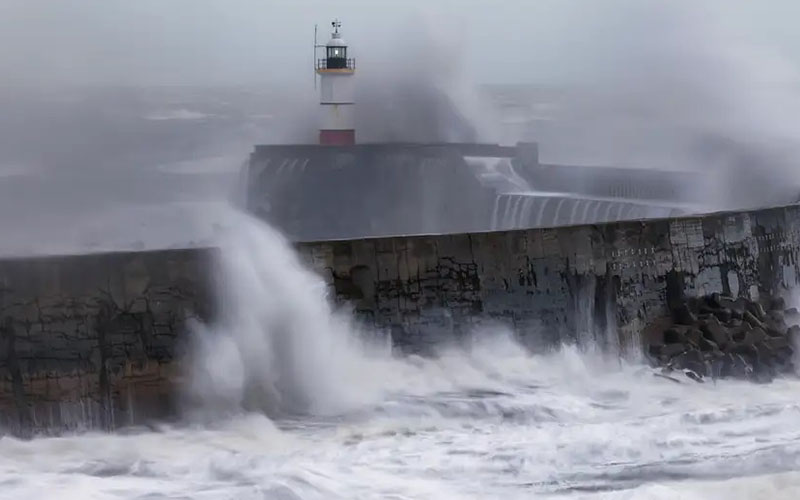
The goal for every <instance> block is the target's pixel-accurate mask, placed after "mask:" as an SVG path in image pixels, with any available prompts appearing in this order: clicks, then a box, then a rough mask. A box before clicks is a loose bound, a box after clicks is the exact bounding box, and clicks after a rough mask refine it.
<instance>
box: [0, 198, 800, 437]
mask: <svg viewBox="0 0 800 500" xmlns="http://www.w3.org/2000/svg"><path fill="white" fill-rule="evenodd" d="M799 229H800V208H798V207H797V206H790V207H783V208H772V209H766V210H760V211H752V212H742V213H721V214H714V215H708V216H704V217H697V218H687V219H667V220H653V221H644V222H625V223H616V224H607V225H594V226H574V227H562V228H557V229H535V230H525V231H507V232H491V233H474V234H455V235H432V236H415V237H403V238H377V239H361V240H350V241H348V240H342V241H326V242H316V243H301V244H298V249H299V251H300V254H301V255H302V256H303V258H305V259H306V260H307V262H308V263H309V264H310V265H311V266H312V267H314V268H315V269H316V270H318V271H319V272H320V274H321V275H322V276H323V277H324V279H325V280H326V281H327V282H328V284H329V286H330V289H331V292H332V295H333V296H334V297H335V298H336V300H337V301H338V302H340V303H342V304H345V303H347V304H349V305H351V306H352V307H354V309H355V311H356V314H357V315H358V317H359V318H360V319H361V320H362V321H364V322H365V323H367V324H369V325H371V326H373V327H375V328H378V329H381V330H383V331H388V332H390V333H391V335H392V336H393V339H394V340H395V342H396V343H397V344H398V345H400V346H402V347H404V348H406V349H413V350H424V349H425V348H426V347H428V346H430V345H431V344H432V343H435V342H438V341H441V340H442V339H443V338H445V337H451V336H459V335H463V334H466V333H468V332H469V331H470V330H472V329H473V328H474V327H476V326H479V325H481V324H485V323H486V322H487V321H499V322H503V323H506V324H508V325H510V326H513V327H514V329H515V331H516V332H517V333H518V334H519V336H520V337H521V338H522V339H523V340H525V341H530V343H531V344H536V345H541V344H542V343H548V342H550V343H552V342H557V341H560V340H565V339H583V340H587V339H591V340H597V341H599V342H600V343H601V344H603V345H606V346H608V347H610V348H615V347H617V346H618V345H622V346H629V347H631V348H633V349H636V348H638V346H639V344H638V334H639V332H640V331H641V329H642V328H643V327H644V326H645V325H646V324H647V323H648V322H650V321H652V320H654V319H655V318H658V317H660V316H663V315H665V314H666V313H667V311H668V307H667V304H668V303H669V302H670V301H675V300H678V299H679V298H680V296H681V295H683V294H687V295H701V294H707V293H711V292H715V291H716V292H724V293H726V294H730V295H738V296H746V297H749V298H754V297H755V296H757V295H758V294H760V293H765V292H769V293H775V292H780V291H781V290H790V289H792V288H794V287H795V286H796V285H797V282H798V276H799V275H800V268H798V249H799V248H800V241H798V240H799V237H798V234H799V233H798V230H799ZM212 254H213V251H211V250H183V251H163V252H142V253H120V254H107V255H86V256H70V257H53V258H46V259H16V260H5V261H0V421H1V423H2V425H3V426H4V427H5V428H8V429H12V430H18V429H26V428H30V427H34V428H46V427H65V426H66V427H69V426H76V425H90V426H99V427H107V428H108V427H115V426H119V425H126V424H128V423H131V422H139V421H142V420H147V419H149V418H163V417H164V416H166V415H170V414H172V413H174V409H175V408H174V404H175V396H176V384H180V370H179V369H178V367H179V365H180V361H179V360H180V358H181V355H182V352H183V350H182V343H184V342H185V341H186V340H188V339H189V335H188V332H187V329H186V326H187V321H188V320H189V319H191V318H199V319H207V318H210V317H212V316H213V310H212V307H211V304H212V300H211V298H210V292H211V286H210V280H209V277H210V274H211V271H210V270H211V266H212V261H213V259H212V258H211V257H212ZM265 258H267V257H266V256H265Z"/></svg>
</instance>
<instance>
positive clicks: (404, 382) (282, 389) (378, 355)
mask: <svg viewBox="0 0 800 500" xmlns="http://www.w3.org/2000/svg"><path fill="white" fill-rule="evenodd" d="M225 218H226V220H227V221H228V224H227V225H226V228H225V230H224V231H223V232H221V233H220V235H219V236H220V237H219V242H218V244H219V249H220V251H219V254H218V259H217V265H216V268H215V269H214V272H215V275H216V291H217V306H218V314H217V317H218V319H217V320H216V321H215V322H214V323H213V324H209V325H202V324H196V325H194V327H193V332H192V336H193V343H192V351H191V359H192V362H191V363H190V373H189V377H188V379H189V383H188V385H187V391H186V393H187V394H186V399H187V404H188V406H189V408H190V409H191V411H190V413H195V412H196V411H197V410H198V409H199V410H200V413H201V414H202V415H203V416H205V417H206V418H208V417H211V418H219V417H223V416H229V415H231V414H236V413H241V412H258V413H263V414H266V415H268V416H270V417H274V418H284V417H287V416H297V415H317V416H325V415H327V416H331V415H337V414H342V413H346V412H349V411H354V410H356V409H358V408H364V407H370V406H374V405H379V404H381V402H383V401H385V400H387V399H390V398H391V397H393V396H396V395H397V394H401V393H404V394H408V393H413V394H415V395H419V396H421V395H425V394H433V393H435V392H436V391H452V390H460V389H463V388H464V385H463V384H464V383H466V384H467V385H469V384H470V381H475V377H476V376H477V377H478V379H480V380H481V381H484V382H485V377H486V373H493V374H494V375H492V376H491V377H500V378H502V376H501V375H498V374H499V373H502V371H503V367H505V368H508V369H511V368H512V366H511V365H509V364H508V362H509V356H510V357H513V358H514V359H516V360H517V361H519V363H520V367H523V366H524V365H525V363H526V362H527V361H524V360H528V359H529V358H530V357H531V354H530V353H529V352H527V350H526V349H523V347H521V345H520V344H519V343H518V342H517V340H516V339H515V338H514V335H513V333H512V332H511V331H510V330H509V329H508V328H506V327H505V326H504V325H490V326H489V325H484V326H482V327H477V328H475V329H474V331H472V332H468V334H467V335H466V336H465V337H464V338H461V339H460V341H459V343H458V344H455V343H450V342H447V341H443V343H442V345H440V346H439V347H437V348H436V349H435V352H433V353H432V354H433V356H432V357H431V358H426V359H423V358H420V357H418V356H399V355H397V354H396V353H395V352H394V350H393V348H392V345H391V339H390V336H389V335H388V333H385V332H380V331H372V330H367V329H364V328H362V327H361V326H360V325H359V324H357V323H356V322H355V321H354V320H353V318H352V315H351V314H350V311H348V310H347V309H346V308H336V307H335V306H334V305H333V301H332V300H331V297H330V289H329V287H328V286H327V285H326V283H325V282H324V280H323V279H322V277H321V276H320V275H318V274H317V273H316V272H315V271H313V270H312V269H310V268H309V267H308V266H307V265H306V263H304V262H303V261H302V259H301V258H300V256H299V255H298V254H297V253H296V251H295V249H294V248H293V247H292V246H291V244H290V243H289V242H288V241H287V240H286V239H285V238H284V237H283V236H282V235H281V234H280V233H279V232H278V231H276V230H275V229H273V228H272V227H270V226H268V225H266V224H265V223H263V222H261V221H259V220H257V219H255V218H252V217H250V216H248V215H244V214H241V213H238V212H233V211H232V212H231V213H230V216H226V217H225ZM581 316H582V317H581V319H580V321H581V324H582V325H583V326H582V328H583V329H591V323H592V321H593V320H592V318H589V317H583V316H586V315H585V314H582V315H581ZM584 323H585V324H584ZM587 331H588V330H587ZM572 341H573V342H577V343H578V345H579V346H580V350H582V351H583V352H585V353H587V352H591V353H594V354H595V355H597V357H598V358H601V357H602V356H600V354H601V351H602V350H603V349H602V348H601V347H600V346H598V345H596V341H595V340H593V339H589V340H587V339H572ZM526 344H527V343H526ZM533 345H535V342H534V344H533ZM614 357H615V360H616V356H614ZM607 361H608V359H606V360H604V361H603V362H607ZM615 362H616V361H615ZM476 370H477V371H476ZM476 373H477V374H482V375H476ZM491 377H490V378H491ZM478 385H481V383H478Z"/></svg>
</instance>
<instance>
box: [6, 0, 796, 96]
mask: <svg viewBox="0 0 800 500" xmlns="http://www.w3.org/2000/svg"><path fill="white" fill-rule="evenodd" d="M665 5H670V8H669V9H668V10H669V14H666V15H665V14H664V12H663V11H664V6H665ZM334 16H338V17H339V18H341V19H342V21H343V22H344V23H345V30H346V36H347V38H348V40H349V41H350V43H351V44H352V45H353V46H354V47H355V50H356V53H357V54H358V55H361V56H367V57H369V56H370V55H372V56H373V57H375V58H380V59H384V60H385V59H387V58H394V57H396V58H398V60H401V59H403V58H404V57H406V56H407V52H406V51H405V50H404V43H412V44H413V43H415V41H417V40H416V39H418V38H420V37H422V38H425V39H426V40H427V42H426V43H435V44H438V45H437V50H441V54H442V56H441V59H442V60H441V61H440V62H441V63H442V64H448V62H452V61H447V59H449V58H460V62H461V64H462V65H463V66H462V67H461V71H465V72H467V73H468V74H469V76H470V77H471V79H473V80H474V81H476V82H479V83H483V82H492V83H494V82H500V83H517V82H556V83H561V82H569V81H577V80H581V79H584V78H586V77H602V76H603V74H604V73H605V72H617V71H619V70H620V68H619V66H618V65H615V64H614V62H615V60H614V58H618V57H619V54H620V53H623V54H630V53H635V52H636V51H637V50H640V49H641V48H642V47H643V46H644V47H646V46H647V45H648V44H649V43H651V42H653V40H648V36H650V35H652V36H653V37H654V38H655V39H657V38H659V37H660V36H661V35H663V33H666V32H669V30H670V28H669V24H670V23H676V24H679V25H681V26H685V25H687V24H691V25H693V27H692V29H693V35H692V36H694V37H697V39H696V40H695V43H696V44H699V45H702V44H703V43H705V41H704V39H703V38H702V37H701V36H700V35H703V34H704V33H708V34H709V36H713V37H716V39H715V40H717V41H716V42H715V43H721V44H723V45H725V44H727V43H734V44H735V43H746V44H747V45H748V46H749V47H751V48H754V49H755V50H757V51H760V52H763V53H768V54H769V56H768V57H769V58H771V59H774V60H780V61H781V64H788V65H790V66H800V32H798V30H797V29H796V20H797V19H798V18H800V2H797V1H796V0H770V1H768V2H755V1H746V0H703V1H693V2H688V1H680V0H675V1H671V2H666V1H663V0H504V1H490V0H404V1H385V0H341V1H337V2H331V1H329V0H291V1H287V0H283V1H279V0H225V1H222V0H136V1H131V0H80V1H76V2H62V1H53V0H2V1H0V68H2V72H3V80H4V81H5V82H6V83H11V84H14V83H17V84H25V85H27V84H29V83H31V82H39V83H42V84H105V83H114V84H119V83H124V84H134V85H136V84H252V83H261V82H270V83H273V84H279V85H296V84H297V82H299V81H307V80H308V81H310V77H309V74H308V73H309V61H310V58H311V55H310V44H311V36H312V32H313V25H314V23H319V24H320V26H321V28H322V30H323V33H324V32H326V31H327V28H328V22H329V21H330V19H331V18H333V17H334ZM665 30H666V31H665ZM679 36H682V35H679ZM687 50H691V47H688V48H687ZM756 57H761V56H760V55H757V56H756ZM404 64H407V61H406V62H405V63H404ZM776 74H777V73H776Z"/></svg>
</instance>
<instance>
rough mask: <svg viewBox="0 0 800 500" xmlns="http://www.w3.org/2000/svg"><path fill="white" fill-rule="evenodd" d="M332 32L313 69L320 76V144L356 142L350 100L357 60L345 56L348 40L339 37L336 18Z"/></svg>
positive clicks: (351, 143)
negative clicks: (320, 57) (322, 55)
mask: <svg viewBox="0 0 800 500" xmlns="http://www.w3.org/2000/svg"><path fill="white" fill-rule="evenodd" d="M331 26H332V28H333V32H332V33H331V39H330V40H329V41H328V43H327V44H326V45H322V46H319V45H317V44H316V42H315V43H314V51H315V52H314V57H315V59H316V56H317V52H316V49H317V48H324V49H325V54H324V56H325V57H323V58H322V59H316V72H317V74H318V75H319V78H320V100H319V104H320V127H319V143H320V144H321V145H323V146H350V145H353V144H355V143H356V130H355V112H354V102H353V89H354V86H353V77H354V76H355V72H356V61H355V59H353V58H350V57H348V54H347V43H346V42H345V41H344V39H343V38H342V34H341V33H340V31H339V30H340V28H341V26H342V23H340V22H339V21H338V20H336V21H333V22H332V23H331Z"/></svg>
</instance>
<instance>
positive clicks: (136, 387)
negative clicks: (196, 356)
mask: <svg viewBox="0 0 800 500" xmlns="http://www.w3.org/2000/svg"><path fill="white" fill-rule="evenodd" d="M210 253H211V252H210V251H209V250H167V251H156V252H133V253H109V254H94V255H74V256H56V257H43V258H19V259H6V260H0V426H2V428H4V429H8V430H11V431H13V432H24V431H27V430H32V429H34V430H44V429H70V428H78V427H92V428H106V429H108V428H114V427H118V426H122V425H128V424H131V423H134V422H143V421H147V420H150V419H151V418H161V417H163V416H165V415H168V414H171V413H174V412H173V410H174V402H175V401H174V398H173V396H174V394H175V392H176V391H175V387H174V385H173V383H177V382H178V381H179V380H180V370H179V367H178V366H177V365H176V364H175V360H176V359H178V358H180V357H181V353H182V352H183V346H184V344H183V342H184V341H185V340H187V339H186V332H187V328H186V327H187V324H188V323H187V322H188V321H189V320H191V319H197V320H200V321H202V320H204V319H207V318H209V317H210V316H211V315H212V312H211V305H212V304H213V301H212V300H210V297H209V295H208V292H209V291H210V290H211V287H210V286H209V283H208V282H207V281H206V280H207V278H208V272H207V271H208V269H209V265H210V263H211V262H212V259H211V258H210Z"/></svg>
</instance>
